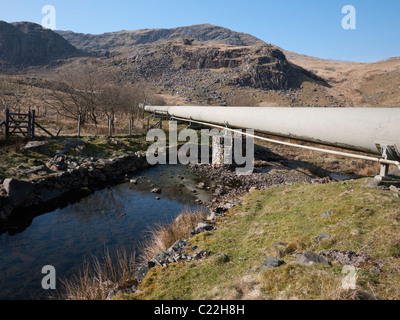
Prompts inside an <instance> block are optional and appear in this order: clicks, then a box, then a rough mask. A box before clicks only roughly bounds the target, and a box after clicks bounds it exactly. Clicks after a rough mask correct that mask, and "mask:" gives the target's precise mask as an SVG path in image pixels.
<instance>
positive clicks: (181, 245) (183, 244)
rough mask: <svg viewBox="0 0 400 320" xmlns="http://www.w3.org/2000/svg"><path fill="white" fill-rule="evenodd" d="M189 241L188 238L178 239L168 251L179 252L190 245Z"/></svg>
mask: <svg viewBox="0 0 400 320" xmlns="http://www.w3.org/2000/svg"><path fill="white" fill-rule="evenodd" d="M188 244H189V243H188V242H187V241H186V240H178V241H176V242H175V243H174V244H173V245H172V246H171V247H170V248H169V249H168V250H167V252H168V253H171V254H172V253H178V252H181V251H182V250H183V249H185V248H186V247H187V246H188Z"/></svg>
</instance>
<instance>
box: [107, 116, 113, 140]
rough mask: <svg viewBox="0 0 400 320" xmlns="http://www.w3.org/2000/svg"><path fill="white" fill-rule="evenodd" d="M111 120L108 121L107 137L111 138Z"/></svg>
mask: <svg viewBox="0 0 400 320" xmlns="http://www.w3.org/2000/svg"><path fill="white" fill-rule="evenodd" d="M111 131H112V130H111V118H110V119H108V136H109V137H111V136H112V132H111Z"/></svg>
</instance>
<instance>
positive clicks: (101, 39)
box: [57, 24, 264, 51]
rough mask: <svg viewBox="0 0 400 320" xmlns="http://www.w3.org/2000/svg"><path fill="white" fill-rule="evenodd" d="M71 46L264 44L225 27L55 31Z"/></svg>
mask: <svg viewBox="0 0 400 320" xmlns="http://www.w3.org/2000/svg"><path fill="white" fill-rule="evenodd" d="M57 32H58V33H59V34H60V35H62V36H63V37H64V38H65V39H66V40H68V41H69V42H70V43H71V44H73V45H74V46H75V47H77V48H79V49H82V50H85V51H93V50H108V51H115V50H118V51H129V50H131V48H132V46H139V45H151V44H160V43H165V42H169V41H175V40H180V39H182V38H184V39H188V40H194V41H196V42H202V43H207V44H215V43H218V44H229V45H234V46H249V45H260V44H264V41H262V40H260V39H258V38H256V37H254V36H252V35H249V34H246V33H242V32H236V31H232V30H230V29H227V28H223V27H219V26H215V25H211V24H199V25H193V26H188V27H180V28H172V29H144V30H135V31H120V32H110V33H104V34H99V35H93V34H82V33H75V32H72V31H57Z"/></svg>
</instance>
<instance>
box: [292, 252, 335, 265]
mask: <svg viewBox="0 0 400 320" xmlns="http://www.w3.org/2000/svg"><path fill="white" fill-rule="evenodd" d="M296 262H297V263H298V264H301V265H303V266H311V265H313V264H323V265H330V262H329V261H328V260H326V259H324V258H323V257H321V256H319V255H317V254H315V253H313V252H304V253H298V254H297V255H296Z"/></svg>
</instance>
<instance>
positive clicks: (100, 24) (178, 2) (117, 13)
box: [0, 0, 400, 62]
mask: <svg viewBox="0 0 400 320" xmlns="http://www.w3.org/2000/svg"><path fill="white" fill-rule="evenodd" d="M45 5H53V6H54V7H55V9H56V28H57V29H58V30H72V31H75V32H82V33H94V34H99V33H104V32H112V31H120V30H136V29H145V28H172V27H180V26H187V25H193V24H200V23H211V24H215V25H220V26H223V27H227V28H230V29H233V30H235V31H241V32H246V33H250V34H252V35H254V36H256V37H258V38H260V39H262V40H264V41H266V42H268V43H272V44H275V45H277V46H280V47H282V48H284V49H286V50H289V51H294V52H297V53H303V54H308V55H311V56H315V57H320V58H329V59H336V60H346V61H361V62H373V61H377V60H381V59H386V58H388V57H393V56H400V41H399V31H400V1H399V0H382V1H372V0H273V1H272V0H247V1H239V0H230V1H227V0H213V1H212V0H202V1H199V0H196V1H193V0H192V1H190V0H185V1H183V0H169V1H168V0H141V1H136V0H114V1H105V0H81V1H76V0H69V1H65V0H0V20H5V21H7V22H14V21H31V22H36V23H39V24H41V22H42V19H43V17H44V16H45V15H44V14H42V7H43V6H45ZM345 5H353V6H354V7H355V9H356V23H357V24H356V30H345V29H343V28H342V19H343V17H344V16H345V15H344V14H342V8H343V6H345Z"/></svg>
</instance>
